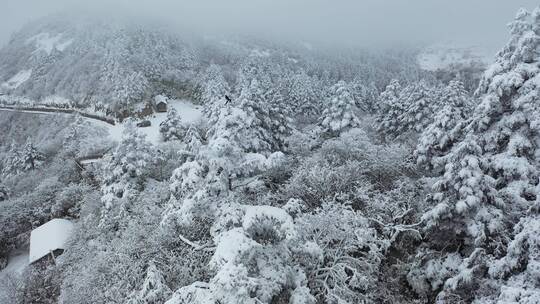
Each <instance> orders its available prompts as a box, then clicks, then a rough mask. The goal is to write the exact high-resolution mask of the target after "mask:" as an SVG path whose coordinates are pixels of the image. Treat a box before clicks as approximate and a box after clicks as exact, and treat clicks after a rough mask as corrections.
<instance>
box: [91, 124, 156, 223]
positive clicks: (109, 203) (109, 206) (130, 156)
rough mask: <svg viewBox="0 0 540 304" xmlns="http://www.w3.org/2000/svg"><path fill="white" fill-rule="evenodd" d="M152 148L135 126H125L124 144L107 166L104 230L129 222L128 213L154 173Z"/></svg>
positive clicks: (110, 158)
mask: <svg viewBox="0 0 540 304" xmlns="http://www.w3.org/2000/svg"><path fill="white" fill-rule="evenodd" d="M152 154H153V153H152V147H151V145H150V144H149V143H148V142H147V141H146V138H145V135H143V134H141V133H139V132H138V131H137V127H136V126H135V124H134V123H133V122H128V123H127V124H125V126H124V130H123V133H122V140H121V141H120V143H119V145H118V146H117V148H116V149H115V150H114V152H113V154H112V155H111V156H109V157H108V159H107V162H106V163H105V165H104V168H103V169H104V172H105V180H104V183H103V186H102V192H103V196H102V198H101V200H102V202H103V204H104V206H103V208H102V212H101V213H102V216H101V223H100V225H102V226H107V225H112V226H113V227H118V224H119V222H121V221H122V219H124V220H123V221H124V223H126V222H128V220H127V219H125V218H126V217H127V214H126V213H127V212H128V210H129V208H130V207H129V206H130V204H132V203H133V201H134V197H136V196H137V194H138V193H139V191H141V190H142V189H143V188H144V185H145V182H146V180H147V178H148V176H149V174H150V172H151V169H152V165H153V164H154V159H153V158H152Z"/></svg>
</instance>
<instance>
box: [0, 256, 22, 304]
mask: <svg viewBox="0 0 540 304" xmlns="http://www.w3.org/2000/svg"><path fill="white" fill-rule="evenodd" d="M26 266H28V252H27V251H17V252H14V253H13V254H12V255H10V257H9V258H8V265H7V267H6V268H4V269H2V270H0V302H1V303H9V302H5V301H8V300H9V295H8V294H7V291H6V290H5V288H6V287H7V285H9V280H10V279H12V278H16V277H18V276H20V275H21V274H22V273H23V271H24V269H25V268H26ZM3 301H4V302H3Z"/></svg>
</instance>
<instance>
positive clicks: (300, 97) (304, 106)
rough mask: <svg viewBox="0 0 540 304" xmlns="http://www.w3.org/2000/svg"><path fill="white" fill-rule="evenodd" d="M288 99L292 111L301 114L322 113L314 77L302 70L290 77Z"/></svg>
mask: <svg viewBox="0 0 540 304" xmlns="http://www.w3.org/2000/svg"><path fill="white" fill-rule="evenodd" d="M287 88H288V90H287V91H288V96H287V98H288V101H289V102H290V104H289V107H290V111H291V112H292V113H295V114H299V115H300V114H301V115H317V114H318V113H320V112H319V111H320V106H319V104H318V103H317V101H318V100H319V99H320V97H319V94H318V93H317V89H316V85H315V83H314V81H313V79H312V78H311V77H310V76H309V75H308V74H306V72H305V71H303V70H302V71H300V72H299V73H296V74H294V75H292V76H291V77H290V78H289V79H288V83H287Z"/></svg>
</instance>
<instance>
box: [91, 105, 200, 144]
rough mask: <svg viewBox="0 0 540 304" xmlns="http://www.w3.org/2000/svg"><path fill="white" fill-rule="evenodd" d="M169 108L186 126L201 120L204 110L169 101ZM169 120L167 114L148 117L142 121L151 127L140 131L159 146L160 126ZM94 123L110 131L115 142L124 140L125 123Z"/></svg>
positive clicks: (110, 135)
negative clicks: (173, 110)
mask: <svg viewBox="0 0 540 304" xmlns="http://www.w3.org/2000/svg"><path fill="white" fill-rule="evenodd" d="M168 107H169V108H170V107H172V108H174V109H175V110H176V111H177V112H178V115H180V117H181V118H182V122H184V123H185V124H191V123H194V122H195V121H197V120H199V119H201V117H202V109H201V107H200V106H196V105H194V104H193V103H191V102H189V101H186V100H169V101H168ZM166 118H167V113H154V114H153V115H152V117H147V118H145V119H141V121H142V120H149V121H150V123H151V125H150V126H149V127H145V128H138V130H139V131H140V132H141V133H143V134H145V135H146V139H147V140H148V141H149V142H151V143H152V144H159V143H160V142H161V141H162V140H161V135H160V133H159V124H160V123H161V122H163V121H164V120H165V119H166ZM92 121H93V122H95V123H97V124H100V125H102V126H104V127H106V128H107V129H108V130H109V137H110V139H112V140H113V141H120V140H121V139H122V132H123V130H124V127H125V123H118V124H116V125H114V126H112V125H109V124H107V123H105V122H100V121H95V120H92Z"/></svg>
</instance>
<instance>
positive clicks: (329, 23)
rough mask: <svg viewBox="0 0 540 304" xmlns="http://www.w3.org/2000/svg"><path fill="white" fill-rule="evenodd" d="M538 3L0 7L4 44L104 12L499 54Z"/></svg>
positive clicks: (240, 1)
mask: <svg viewBox="0 0 540 304" xmlns="http://www.w3.org/2000/svg"><path fill="white" fill-rule="evenodd" d="M538 4H539V3H538V2H537V1H534V0H86V1H83V0H0V45H3V44H5V43H7V41H8V39H9V36H10V35H11V33H12V32H13V31H16V30H18V29H19V28H20V27H21V26H22V25H23V24H24V23H26V22H28V21H29V20H32V19H35V18H37V17H41V16H44V15H47V14H51V13H54V12H58V11H62V10H70V9H73V8H77V9H79V10H86V9H89V8H99V9H103V10H105V11H108V12H114V13H119V12H122V13H128V14H129V15H130V16H133V18H138V17H151V18H159V19H161V20H164V21H165V22H169V23H171V25H173V26H176V27H178V28H183V29H185V28H189V29H197V30H202V31H205V32H212V31H227V32H233V33H248V34H260V33H262V34H267V35H271V36H277V37H286V38H289V39H296V40H313V41H317V40H319V41H323V42H327V43H337V44H340V43H353V44H361V45H367V46H369V45H373V44H380V43H398V42H399V43H401V42H409V43H420V42H421V43H435V42H455V43H458V44H467V45H479V46H482V47H485V48H489V49H498V48H500V46H501V45H502V44H503V43H504V42H505V41H506V39H507V29H506V24H507V23H508V22H509V21H511V20H512V18H513V16H514V15H515V13H516V11H517V10H518V8H520V7H525V8H527V9H532V8H534V6H535V5H538Z"/></svg>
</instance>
